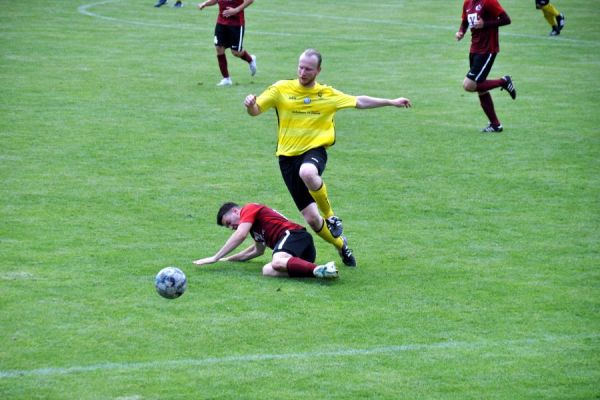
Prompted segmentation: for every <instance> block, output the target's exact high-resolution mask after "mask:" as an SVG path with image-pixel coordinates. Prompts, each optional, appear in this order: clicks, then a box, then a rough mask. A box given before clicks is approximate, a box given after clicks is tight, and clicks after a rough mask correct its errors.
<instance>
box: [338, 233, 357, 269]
mask: <svg viewBox="0 0 600 400" xmlns="http://www.w3.org/2000/svg"><path fill="white" fill-rule="evenodd" d="M342 239H343V240H344V247H342V248H341V249H340V257H342V261H343V262H344V265H345V266H347V267H356V259H355V258H354V255H353V254H352V250H351V249H349V248H348V239H346V236H342Z"/></svg>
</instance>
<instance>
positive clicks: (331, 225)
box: [325, 215, 344, 238]
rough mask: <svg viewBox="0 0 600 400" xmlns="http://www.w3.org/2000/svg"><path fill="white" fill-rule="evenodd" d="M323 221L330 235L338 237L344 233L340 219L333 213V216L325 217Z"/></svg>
mask: <svg viewBox="0 0 600 400" xmlns="http://www.w3.org/2000/svg"><path fill="white" fill-rule="evenodd" d="M325 223H327V229H329V232H331V236H333V237H334V238H339V237H340V236H342V233H344V226H343V225H342V220H341V219H340V218H338V217H336V216H335V215H334V216H333V217H329V218H326V219H325Z"/></svg>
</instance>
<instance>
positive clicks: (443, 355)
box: [0, 0, 600, 400]
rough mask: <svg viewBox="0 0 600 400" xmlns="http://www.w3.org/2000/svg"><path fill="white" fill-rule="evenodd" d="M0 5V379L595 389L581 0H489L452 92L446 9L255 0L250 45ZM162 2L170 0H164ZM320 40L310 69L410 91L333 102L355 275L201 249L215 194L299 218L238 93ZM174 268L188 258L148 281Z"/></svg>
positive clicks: (598, 314) (200, 390)
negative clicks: (547, 4)
mask: <svg viewBox="0 0 600 400" xmlns="http://www.w3.org/2000/svg"><path fill="white" fill-rule="evenodd" d="M154 3H155V1H154V0H131V1H125V0H104V1H94V0H90V1H89V2H88V1H86V0H81V1H72V0H64V1H48V0H46V1H42V0H29V1H8V0H2V1H0V5H1V6H2V8H1V10H2V11H1V12H0V32H1V35H0V85H1V86H0V87H1V90H0V180H1V186H0V199H1V200H0V398H1V399H7V400H9V399H10V400H13V399H38V398H39V399H120V400H142V399H143V400H146V399H340V400H342V399H344V400H345V399H456V400H459V399H460V400H464V399H478V400H479V399H536V400H537V399H582V400H583V399H600V385H599V383H598V382H600V270H599V268H600V128H599V127H600V116H599V112H598V107H599V106H600V100H599V99H600V24H598V20H599V19H600V8H599V7H598V6H599V4H598V3H599V2H598V1H597V0H594V1H584V0H572V1H565V0H556V1H554V0H553V3H555V4H556V6H557V7H558V8H559V9H560V11H561V12H563V13H564V14H565V16H566V27H565V29H564V30H563V32H562V34H561V35H560V36H559V37H549V36H548V32H549V31H550V27H549V25H548V24H547V23H546V21H545V20H544V19H543V17H542V14H541V13H540V11H538V10H535V8H534V4H533V3H534V2H533V1H532V0H527V1H521V0H501V3H502V5H503V6H504V8H505V9H506V11H507V12H508V14H509V15H510V17H511V19H512V24H511V25H509V26H505V27H502V28H500V32H501V34H500V46H501V52H500V53H499V55H498V57H497V59H496V62H495V64H494V67H493V69H492V73H491V74H490V78H498V77H500V76H502V75H506V74H510V75H512V77H513V80H514V83H515V86H516V88H517V92H518V96H517V99H516V101H513V100H512V99H511V98H510V97H509V96H508V94H507V93H506V92H501V91H500V90H494V91H493V92H492V95H493V97H494V101H495V104H496V111H497V113H498V116H499V118H500V119H501V121H502V123H503V125H504V132H502V133H499V134H482V133H480V132H479V130H480V129H481V128H483V127H484V126H485V125H486V124H487V120H486V118H485V116H484V114H483V112H482V111H481V108H480V106H479V101H478V99H477V96H476V95H475V94H472V93H466V92H464V90H463V89H462V80H463V77H464V75H465V73H466V72H467V70H468V48H469V42H470V36H468V37H466V38H465V40H463V41H462V42H456V40H455V39H454V33H455V32H456V30H457V28H458V25H459V22H460V13H461V4H462V1H460V0H452V1H447V0H384V1H383V2H366V1H358V0H346V1H343V2H342V1H332V0H322V1H315V2H308V1H284V0H270V1H263V0H256V1H255V3H254V4H253V5H252V6H251V7H249V8H248V9H247V10H246V22H247V31H246V36H245V42H244V44H245V47H246V49H247V50H248V51H249V52H250V53H251V54H256V55H257V57H258V73H257V74H256V76H254V77H251V76H250V74H249V72H248V67H247V64H246V63H244V62H242V61H240V60H238V59H234V57H232V56H231V54H230V53H229V51H228V52H227V55H228V59H229V69H230V72H231V75H232V78H233V81H234V85H233V86H231V87H226V88H218V87H216V83H217V82H218V81H219V80H220V79H221V76H220V74H219V70H218V66H217V61H216V57H215V51H214V46H213V30H214V24H215V20H216V11H217V9H216V7H209V8H206V9H204V10H203V11H198V10H197V9H196V7H195V3H192V2H184V4H185V6H184V7H183V8H181V9H175V8H172V7H171V6H170V5H168V6H164V7H161V8H155V7H153V5H154ZM170 3H171V4H172V3H174V1H173V0H170ZM308 47H315V48H317V49H319V50H320V51H321V52H322V54H323V65H322V67H323V70H322V72H321V74H320V75H319V81H320V82H321V83H326V84H329V85H332V86H334V87H336V88H338V89H339V90H342V91H344V92H346V93H349V94H354V95H360V94H366V95H371V96H377V97H386V98H387V97H390V98H391V97H400V96H402V97H408V98H410V99H411V101H412V103H413V108H411V109H393V108H389V107H387V108H381V109H374V110H364V111H362V110H344V111H340V112H339V113H338V114H337V116H336V131H337V142H336V145H335V146H333V147H332V148H331V149H330V151H329V162H328V165H327V170H326V172H325V175H324V178H325V181H326V182H327V185H328V189H329V194H330V196H331V200H332V203H333V207H334V209H335V211H336V213H337V214H338V215H339V216H340V217H341V218H343V220H344V228H345V232H346V234H347V235H348V238H349V240H350V247H351V248H353V250H354V253H355V256H356V259H357V262H358V267H357V268H347V267H344V266H343V265H342V264H341V262H340V259H339V256H338V255H337V253H336V252H335V250H334V249H333V247H331V246H330V245H328V244H326V243H325V242H324V241H322V240H321V239H319V238H318V237H317V236H316V235H314V236H315V243H316V246H317V252H318V255H317V260H318V261H319V262H321V263H323V262H326V261H330V260H335V261H336V262H337V263H338V265H339V269H340V278H339V279H338V280H336V281H319V280H314V279H304V280H302V279H287V278H284V279H276V278H267V277H263V276H261V274H260V271H261V268H262V266H263V264H265V263H266V262H268V261H269V259H270V253H268V252H267V253H266V254H265V255H264V256H262V257H260V258H257V259H255V260H252V261H250V262H247V263H218V264H213V265H209V266H204V267H196V266H194V265H193V264H192V260H194V259H198V258H201V257H206V256H210V255H212V254H214V253H215V251H216V250H217V249H218V248H220V246H221V245H222V244H223V242H224V241H225V240H226V239H227V237H228V236H229V235H230V231H227V230H225V229H223V228H221V227H218V226H217V225H216V224H215V215H216V212H217V209H218V207H219V206H220V205H221V204H222V203H223V202H225V201H236V202H239V203H241V204H243V203H247V202H262V203H266V204H268V205H270V206H271V207H273V208H276V209H277V210H279V211H281V212H282V213H283V214H285V215H286V216H287V217H289V218H291V219H294V220H296V221H298V222H302V223H303V221H302V216H301V215H300V213H299V212H298V211H297V210H296V208H295V206H294V204H293V202H292V199H291V197H290V195H289V193H288V192H287V189H286V188H285V185H284V184H283V181H282V179H281V176H280V172H279V168H278V164H277V159H276V157H275V156H274V149H275V143H276V116H275V113H274V112H272V111H269V112H268V113H266V114H264V115H261V116H259V117H257V118H251V117H249V116H248V115H247V114H246V111H245V108H244V106H243V100H244V98H245V96H246V95H247V94H250V93H254V94H260V93H261V92H262V91H263V90H264V89H265V88H266V87H267V86H268V85H269V84H271V83H273V82H275V81H277V80H280V79H288V78H293V77H295V74H296V65H297V61H298V55H299V54H300V53H301V52H302V51H303V50H304V49H305V48H308ZM169 265H174V266H178V267H179V268H181V269H182V270H183V271H184V272H185V273H186V275H187V278H188V288H187V292H186V293H185V294H184V295H183V296H182V297H180V298H178V299H176V300H167V299H164V298H161V297H160V296H158V295H157V293H156V292H155V289H154V276H155V275H156V273H157V272H158V271H159V270H160V269H162V268H164V267H166V266H169Z"/></svg>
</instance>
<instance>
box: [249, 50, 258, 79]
mask: <svg viewBox="0 0 600 400" xmlns="http://www.w3.org/2000/svg"><path fill="white" fill-rule="evenodd" d="M250 57H252V61H251V62H250V63H249V64H248V68H250V75H251V76H254V75H256V56H255V55H254V54H252V55H251V56H250Z"/></svg>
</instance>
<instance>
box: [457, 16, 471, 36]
mask: <svg viewBox="0 0 600 400" xmlns="http://www.w3.org/2000/svg"><path fill="white" fill-rule="evenodd" d="M468 27H469V22H468V21H467V20H466V19H463V20H462V22H461V23H460V26H459V27H458V31H459V32H461V33H462V34H463V35H464V34H465V32H466V31H467V28H468Z"/></svg>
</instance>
